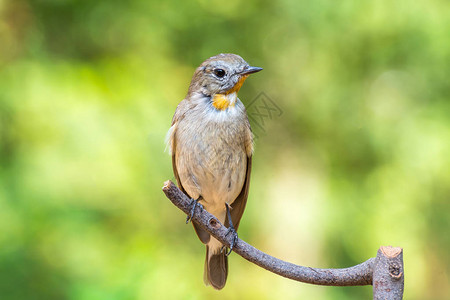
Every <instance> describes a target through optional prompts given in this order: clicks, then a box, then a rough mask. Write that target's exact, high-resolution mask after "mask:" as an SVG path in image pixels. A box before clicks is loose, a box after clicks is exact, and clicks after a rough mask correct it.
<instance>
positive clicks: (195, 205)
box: [186, 199, 203, 224]
mask: <svg viewBox="0 0 450 300" xmlns="http://www.w3.org/2000/svg"><path fill="white" fill-rule="evenodd" d="M191 200H192V201H191V205H192V208H191V211H190V212H189V214H188V215H187V217H186V224H187V223H189V221H192V218H193V217H194V213H195V208H196V207H197V205H198V206H199V207H200V209H203V207H202V205H201V204H200V203H198V200H195V199H191Z"/></svg>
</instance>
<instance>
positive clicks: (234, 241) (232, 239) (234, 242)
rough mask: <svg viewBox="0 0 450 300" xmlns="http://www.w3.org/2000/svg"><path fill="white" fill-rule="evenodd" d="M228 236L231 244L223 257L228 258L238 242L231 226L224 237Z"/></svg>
mask: <svg viewBox="0 0 450 300" xmlns="http://www.w3.org/2000/svg"><path fill="white" fill-rule="evenodd" d="M229 234H231V235H232V238H231V243H230V250H229V251H228V252H227V253H225V256H228V255H230V254H231V251H233V248H234V246H235V245H236V244H237V241H238V234H237V232H236V230H235V229H234V227H233V226H231V227H229V228H228V231H227V233H226V234H225V236H228V235H229Z"/></svg>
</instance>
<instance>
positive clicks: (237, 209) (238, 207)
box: [226, 156, 252, 231]
mask: <svg viewBox="0 0 450 300" xmlns="http://www.w3.org/2000/svg"><path fill="white" fill-rule="evenodd" d="M251 170H252V157H251V156H249V157H248V158H247V173H246V175H245V182H244V186H243V187H242V190H241V193H240V194H239V196H237V198H236V200H234V202H233V204H231V207H232V209H231V221H232V222H233V226H234V229H236V231H237V229H238V227H239V222H240V221H241V218H242V214H243V213H244V209H245V205H246V204H247V198H248V189H249V186H250V172H251ZM228 223H229V222H228V216H227V221H226V224H227V225H228Z"/></svg>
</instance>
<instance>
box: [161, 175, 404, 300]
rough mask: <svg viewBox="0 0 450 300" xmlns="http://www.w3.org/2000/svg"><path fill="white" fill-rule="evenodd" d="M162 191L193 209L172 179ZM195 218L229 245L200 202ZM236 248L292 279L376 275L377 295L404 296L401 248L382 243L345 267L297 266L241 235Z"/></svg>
mask: <svg viewBox="0 0 450 300" xmlns="http://www.w3.org/2000/svg"><path fill="white" fill-rule="evenodd" d="M163 191H164V193H165V194H166V196H167V198H169V200H170V201H172V203H173V204H174V205H175V206H177V207H178V208H179V209H181V210H182V211H183V212H184V213H186V214H188V213H189V212H190V210H191V208H192V200H191V199H189V197H187V196H186V195H185V194H184V193H183V192H181V191H180V190H179V189H178V187H177V186H176V185H175V184H174V183H173V182H171V181H166V182H165V183H164V187H163ZM193 222H196V223H197V224H199V225H200V226H201V227H202V228H203V229H204V230H206V231H207V232H209V233H210V234H211V235H213V236H214V237H215V238H216V239H217V240H219V241H220V242H222V243H223V244H224V245H227V246H229V245H230V242H231V239H232V236H231V235H227V232H228V230H227V228H226V227H225V226H223V225H222V224H221V223H220V222H219V221H218V220H217V218H216V217H214V216H213V215H212V214H210V213H209V212H207V211H206V210H204V209H202V208H201V207H200V206H197V207H196V209H195V213H194V217H193ZM383 249H384V250H383ZM386 249H387V250H386ZM233 251H234V252H236V253H237V254H239V255H240V256H242V257H243V258H245V259H246V260H248V261H250V262H252V263H254V264H256V265H258V266H260V267H262V268H264V269H266V270H268V271H271V272H273V273H275V274H278V275H281V276H283V277H286V278H290V279H293V280H297V281H301V282H305V283H311V284H316V285H328V286H356V285H371V284H372V282H373V281H374V279H375V285H374V296H375V294H377V295H380V296H379V298H376V299H401V297H402V295H403V260H402V257H403V256H402V249H401V248H393V247H381V248H380V250H379V251H378V254H377V257H376V258H370V259H368V260H367V261H365V262H363V263H361V264H359V265H356V266H353V267H350V268H345V269H316V268H310V267H303V266H298V265H295V264H292V263H289V262H285V261H283V260H280V259H278V258H275V257H273V256H270V255H268V254H266V253H264V252H262V251H260V250H258V249H256V248H255V247H253V246H251V245H249V244H247V243H246V242H244V241H243V240H241V239H238V241H237V243H236V244H235V245H234V248H233ZM383 251H384V252H383ZM392 253H395V255H394V254H392ZM374 272H375V275H374ZM381 290H383V291H381ZM396 295H399V297H397V296H396ZM374 299H375V298H374Z"/></svg>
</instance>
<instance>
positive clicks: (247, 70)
mask: <svg viewBox="0 0 450 300" xmlns="http://www.w3.org/2000/svg"><path fill="white" fill-rule="evenodd" d="M262 69H263V68H258V67H247V68H245V69H244V71H242V72H240V73H239V74H240V75H250V74H253V73H256V72H259V71H261V70H262Z"/></svg>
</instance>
